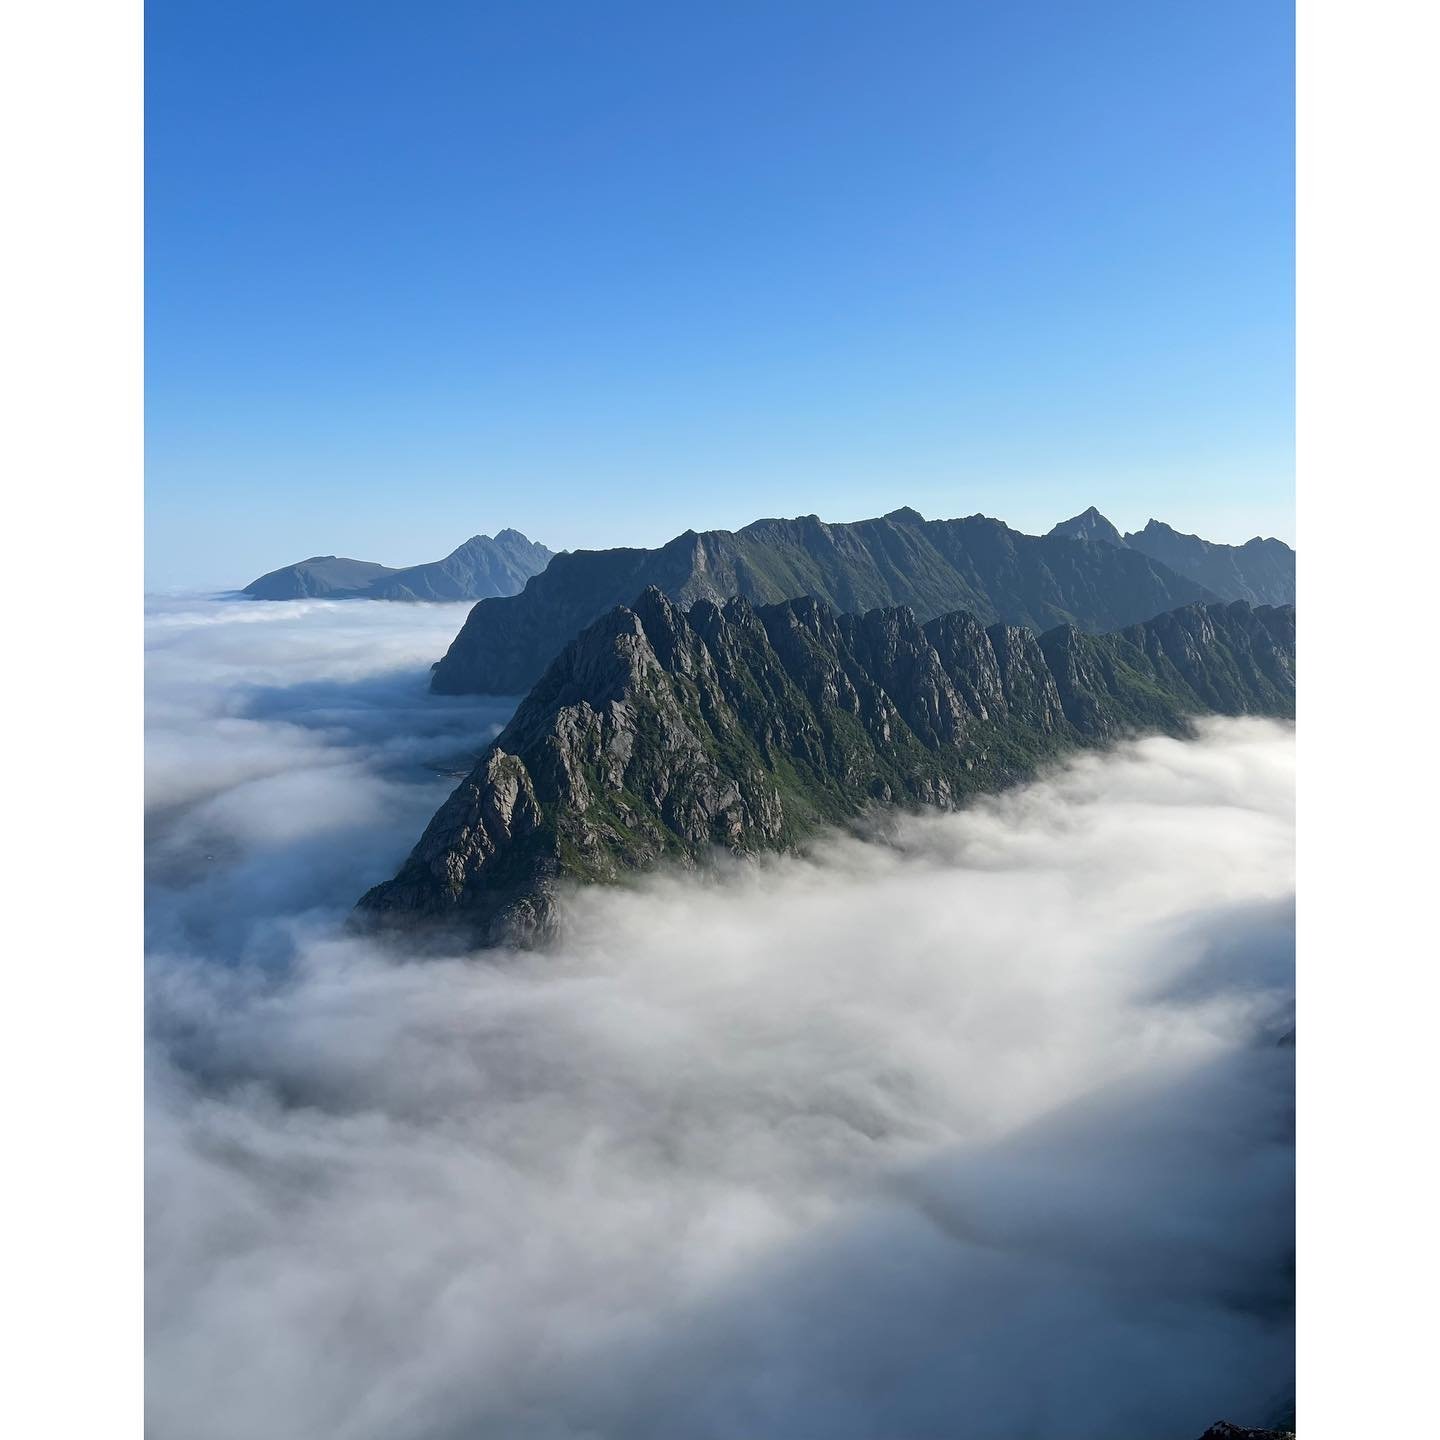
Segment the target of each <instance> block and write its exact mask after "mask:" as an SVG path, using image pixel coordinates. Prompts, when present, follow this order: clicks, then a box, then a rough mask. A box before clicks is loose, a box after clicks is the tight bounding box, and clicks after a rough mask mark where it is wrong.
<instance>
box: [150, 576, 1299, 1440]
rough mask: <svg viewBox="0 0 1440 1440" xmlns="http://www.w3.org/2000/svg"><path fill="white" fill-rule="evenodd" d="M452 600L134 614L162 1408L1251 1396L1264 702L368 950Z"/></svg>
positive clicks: (888, 1430) (591, 1427) (1257, 1409)
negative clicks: (870, 832)
mask: <svg viewBox="0 0 1440 1440" xmlns="http://www.w3.org/2000/svg"><path fill="white" fill-rule="evenodd" d="M460 613H463V607H413V608H412V607H402V606H389V605H371V604H364V603H358V604H357V603H352V604H344V605H311V606H298V607H291V606H259V605H252V606H247V605H240V604H230V605H225V604H221V603H209V602H206V603H202V602H192V603H189V604H183V605H182V604H175V605H170V606H166V607H164V608H162V609H161V610H159V611H157V612H156V614H155V615H154V616H152V620H151V642H152V664H151V692H150V709H151V715H152V725H151V754H152V764H151V770H150V786H151V795H152V804H151V815H152V843H151V847H150V849H151V855H150V861H151V864H150V870H151V900H150V932H151V957H150V1005H149V1022H150V1030H151V1043H150V1074H151V1083H150V1102H149V1124H148V1150H149V1168H150V1175H149V1185H150V1190H149V1196H150V1204H149V1224H150V1239H149V1246H148V1264H149V1271H150V1281H149V1317H148V1320H149V1328H150V1336H149V1378H148V1392H149V1407H150V1433H151V1434H152V1435H153V1436H154V1437H155V1440H211V1437H213V1440H232V1437H233V1440H242V1437H244V1440H251V1437H254V1436H256V1435H264V1436H266V1437H267V1440H290V1437H295V1440H300V1437H304V1440H314V1437H318V1436H326V1437H331V1436H334V1437H343V1440H411V1437H413V1440H460V1437H469V1440H475V1437H490V1436H495V1437H505V1440H532V1437H534V1440H580V1437H585V1440H601V1437H603V1440H611V1437H615V1440H649V1437H654V1440H661V1437H664V1440H672V1437H682V1436H683V1437H686V1440H709V1437H714V1440H735V1437H745V1440H770V1437H774V1440H782V1437H783V1440H809V1437H814V1440H822V1437H823V1440H851V1437H853V1440H921V1437H926V1440H928V1437H936V1440H939V1437H954V1436H957V1435H963V1436H966V1437H969V1440H989V1437H994V1440H1015V1437H1022V1436H1024V1437H1035V1440H1050V1437H1055V1440H1062V1437H1073V1440H1102V1437H1103V1440H1114V1437H1117V1436H1124V1437H1129V1436H1134V1437H1137V1440H1142V1437H1154V1440H1167V1437H1173V1440H1193V1437H1195V1436H1198V1435H1199V1433H1200V1432H1201V1431H1202V1430H1203V1429H1204V1428H1205V1427H1206V1426H1207V1425H1208V1424H1209V1423H1210V1422H1211V1421H1213V1420H1215V1419H1217V1418H1220V1417H1221V1416H1222V1415H1224V1416H1227V1417H1228V1418H1231V1419H1234V1420H1237V1421H1240V1422H1244V1423H1254V1424H1258V1423H1261V1422H1262V1421H1263V1420H1265V1419H1266V1418H1268V1417H1269V1416H1270V1415H1271V1414H1272V1413H1273V1412H1274V1411H1275V1410H1277V1409H1278V1408H1280V1407H1281V1406H1283V1405H1284V1403H1285V1402H1286V1399H1287V1396H1288V1389H1289V1384H1290V1374H1291V1358H1290V1349H1291V1330H1292V1317H1291V1296H1290V1281H1289V1271H1288V1264H1289V1257H1290V1251H1291V1244H1292V1193H1291V1192H1292V1178H1293V1149H1292V1132H1291V1123H1290V1105H1291V1100H1292V1065H1291V1061H1292V1058H1293V1051H1292V1050H1291V1049H1290V1048H1289V1047H1288V1045H1287V1044H1285V1043H1283V1037H1285V1036H1286V1035H1287V1033H1288V1032H1289V1031H1290V1029H1291V1027H1292V1025H1293V1013H1292V997H1293V915H1292V895H1293V876H1292V869H1293V845H1294V835H1293V815H1292V803H1293V743H1292V735H1291V733H1290V732H1289V731H1288V730H1287V729H1286V728H1285V727H1282V726H1277V725H1273V724H1268V723H1262V722H1229V723H1224V724H1214V725H1209V726H1207V727H1206V729H1205V733H1204V738H1203V739H1202V740H1200V741H1197V742H1193V743H1189V744H1181V743H1178V742H1175V741H1171V740H1161V739H1153V740H1145V741H1141V742H1138V743H1135V744H1132V745H1128V746H1126V747H1124V748H1122V749H1121V750H1119V751H1117V752H1116V753H1114V754H1112V755H1109V756H1105V757H1093V756H1092V757H1085V758H1083V759H1081V760H1079V761H1077V762H1076V763H1074V764H1073V765H1071V766H1069V767H1068V768H1066V769H1064V770H1063V771H1060V772H1058V773H1057V774H1055V775H1053V776H1051V777H1049V778H1048V779H1046V780H1045V781H1043V782H1042V783H1038V784H1035V785H1032V786H1029V787H1027V788H1025V789H1024V790H1020V791H1016V792H1013V793H1012V794H1009V795H1007V796H1004V797H1001V798H999V799H996V800H994V801H992V802H989V803H985V804H982V805H979V806H976V807H974V808H973V809H971V810H969V811H967V812H966V813H964V814H960V815H952V816H929V817H906V818H902V819H900V820H898V821H897V822H895V823H894V824H892V825H889V826H887V827H886V829H885V832H884V833H883V835H877V836H875V837H872V838H870V839H868V840H862V839H860V838H858V837H854V836H834V837H832V838H830V839H829V840H827V841H826V842H825V843H823V844H821V845H819V846H817V847H816V848H815V850H814V852H813V853H812V854H810V855H809V856H807V857H805V858H794V857H790V858H774V859H770V860H767V861H765V862H763V863H760V864H754V865H733V866H722V867H721V868H720V869H719V870H718V871H717V872H716V873H714V874H710V875H705V876H694V875H662V876H656V877H652V878H650V879H649V880H647V881H646V882H645V883H644V884H642V885H640V886H637V887H636V888H634V889H631V890H625V891H608V890H592V891H588V892H584V893H580V894H576V895H575V896H573V897H572V899H571V902H570V906H569V928H568V936H569V938H568V940H567V942H566V944H565V945H564V947H563V948H562V949H561V950H560V951H559V952H558V953H551V954H544V955H523V956H522V955H497V954H490V955H487V956H486V957H484V958H483V959H480V960H476V959H473V958H465V957H455V958H453V959H449V960H443V959H442V960H429V961H425V962H422V963H405V962H404V961H403V958H399V957H396V956H395V955H393V954H389V953H385V952H382V951H380V950H377V949H376V948H374V947H373V946H372V945H371V944H369V943H368V942H365V941H363V940H358V939H355V938H352V937H347V936H345V935H343V934H342V933H341V932H340V930H339V929H338V926H337V921H338V920H339V918H340V917H341V916H342V915H343V913H344V911H345V909H346V908H347V907H348V905H349V903H351V902H352V901H353V900H354V898H355V897H356V896H358V895H359V893H360V892H361V891H362V890H363V889H364V888H365V887H366V886H367V885H369V884H371V883H372V882H373V881H374V880H376V879H378V878H380V876H381V875H382V874H384V873H386V872H387V871H388V870H389V869H391V868H393V867H394V865H395V863H396V862H397V861H398V860H399V858H400V857H401V856H402V855H403V854H404V852H405V850H406V849H407V848H408V846H409V845H410V844H411V843H412V842H413V840H414V838H415V836H416V835H417V834H418V833H419V830H420V828H421V826H422V825H423V823H424V820H425V819H426V818H427V817H428V815H429V813H430V811H431V810H432V809H433V808H434V806H435V804H437V803H438V800H439V798H441V797H442V796H443V794H444V793H445V791H446V789H447V788H448V786H449V784H451V783H453V782H452V781H450V780H447V779H446V778H444V776H442V775H440V774H438V773H437V772H436V770H435V769H433V768H427V766H433V765H434V764H435V763H440V764H442V765H443V763H444V762H445V761H446V759H447V758H449V759H452V760H453V759H454V758H455V757H456V756H459V755H463V754H465V753H468V752H470V751H473V750H474V749H475V748H478V746H480V745H482V744H483V743H484V741H485V740H486V739H487V738H488V737H489V736H490V735H491V734H493V733H494V729H495V727H496V726H497V725H498V724H500V723H502V722H503V719H504V718H505V714H506V712H507V708H508V707H507V706H506V704H505V703H504V702H491V701H482V700H476V701H453V702H446V701H436V700H433V699H431V698H430V697H428V696H426V695H425V694H424V676H425V666H426V664H427V663H428V661H429V660H430V659H433V658H435V656H437V655H438V654H439V653H440V652H441V650H443V647H444V645H445V644H446V643H447V642H448V640H449V638H450V636H451V635H452V634H453V633H454V630H455V629H456V628H457V627H458V623H459V621H458V615H459V614H460ZM252 616H253V617H254V618H251V617H252Z"/></svg>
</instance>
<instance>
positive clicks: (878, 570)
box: [431, 508, 1217, 695]
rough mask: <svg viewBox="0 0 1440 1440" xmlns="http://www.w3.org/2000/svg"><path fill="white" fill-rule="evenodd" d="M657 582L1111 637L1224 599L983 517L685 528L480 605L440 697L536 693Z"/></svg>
mask: <svg viewBox="0 0 1440 1440" xmlns="http://www.w3.org/2000/svg"><path fill="white" fill-rule="evenodd" d="M650 585H653V586H655V587H656V588H658V589H659V590H661V591H662V592H663V593H664V594H666V595H667V596H668V597H669V598H670V599H671V600H674V601H676V602H678V603H680V604H684V605H689V604H692V603H693V602H694V601H696V600H709V601H712V602H714V603H716V604H723V603H724V602H725V601H726V600H728V599H729V598H731V597H732V596H741V597H743V598H745V599H747V600H749V601H751V602H752V603H753V604H757V605H766V604H774V603H777V602H779V601H782V600H790V599H794V598H796V597H798V596H802V595H808V596H812V597H814V598H815V599H818V600H821V601H824V602H825V603H826V604H828V605H830V606H831V607H833V608H834V609H835V610H837V611H845V612H851V611H853V612H857V613H864V612H866V611H869V610H872V609H875V608H877V607H883V606H893V605H906V606H909V607H910V608H911V609H912V610H914V611H915V613H916V615H917V616H918V617H919V618H920V620H921V621H928V620H931V619H934V618H935V617H936V616H939V615H944V614H948V613H950V612H952V611H956V610H967V611H969V612H970V613H972V614H974V615H976V616H977V617H979V619H981V620H982V621H984V622H985V623H986V624H990V623H994V622H997V621H999V622H1002V623H1004V624H1008V625H1023V626H1026V627H1028V628H1030V629H1033V630H1036V631H1042V630H1048V629H1050V628H1052V627H1053V626H1055V625H1062V624H1070V625H1075V626H1077V627H1078V628H1079V629H1081V630H1087V631H1094V632H1103V631H1106V630H1114V629H1118V628H1120V627H1122V626H1124V625H1130V624H1134V623H1136V622H1137V621H1140V620H1146V619H1148V618H1149V617H1150V616H1152V615H1157V614H1159V613H1160V612H1162V611H1165V610H1171V609H1174V608H1175V607H1176V606H1178V605H1184V604H1188V603H1191V602H1194V601H1206V600H1213V599H1215V598H1217V597H1216V596H1215V595H1214V594H1213V593H1212V592H1211V591H1210V590H1208V589H1206V588H1205V587H1204V586H1203V585H1201V584H1198V583H1197V582H1195V581H1194V580H1191V579H1188V578H1186V577H1184V576H1182V575H1179V574H1177V573H1176V572H1175V571H1173V570H1171V569H1169V568H1168V567H1166V566H1165V565H1164V564H1162V563H1160V562H1158V561H1156V560H1153V559H1151V558H1150V557H1149V556H1147V555H1143V554H1141V553H1139V552H1138V551H1134V550H1130V549H1127V548H1125V547H1113V546H1100V545H1092V544H1083V543H1079V542H1077V541H1076V540H1075V539H1074V538H1072V537H1069V536H1053V535H1052V536H1037V535H1024V534H1021V533H1020V532H1019V531H1017V530H1012V529H1011V528H1010V527H1009V526H1007V525H1005V524H1003V523H1002V522H1001V521H999V520H992V519H990V518H989V517H988V516H984V515H971V516H969V517H967V518H965V519H959V520H926V519H925V517H924V516H923V515H921V514H919V513H918V512H917V511H915V510H912V509H909V508H904V509H900V510H893V511H891V512H890V513H889V514H888V515H884V516H881V517H879V518H878V519H874V520H859V521H855V522H853V523H848V524H835V525H831V524H827V523H826V522H825V521H823V520H821V519H820V518H819V517H818V516H815V515H805V516H801V517H799V518H798V519H792V520H757V521H755V522H754V523H753V524H751V525H747V526H745V527H744V529H742V530H736V531H729V530H708V531H704V532H698V533H697V532H696V531H694V530H687V531H686V532H685V533H684V534H683V535H678V536H676V537H675V539H673V540H671V541H670V542H669V543H668V544H666V545H663V546H661V547H660V548H659V549H658V550H637V549H617V550H576V551H572V552H570V553H568V554H563V555H558V556H556V558H555V560H554V561H553V562H552V563H551V564H550V566H549V567H548V568H547V569H546V570H545V571H544V572H543V574H541V575H538V576H536V577H535V578H534V579H533V580H531V581H530V582H529V583H528V584H527V585H526V586H525V589H524V590H523V591H522V592H521V593H520V594H518V595H514V596H510V597H508V598H505V599H495V600H486V601H482V602H481V603H480V604H479V605H477V606H476V607H475V609H474V610H472V611H471V613H470V615H469V617H468V618H467V619H466V621H465V625H464V627H463V628H462V629H461V631H460V633H459V634H458V635H457V636H456V637H455V640H454V641H453V643H452V644H451V646H450V648H449V650H448V652H447V653H446V655H445V656H444V658H443V659H442V660H440V661H439V663H438V664H437V665H436V666H435V669H434V674H433V676H432V680H431V688H432V689H433V690H434V691H435V692H436V693H438V694H445V695H464V694H524V693H525V692H526V691H527V690H529V688H530V686H531V685H533V684H534V683H535V682H536V681H537V680H538V679H539V678H540V676H541V675H542V674H543V672H544V670H545V667H546V666H547V665H548V664H549V663H550V662H551V661H552V660H553V659H554V658H555V656H556V655H558V654H559V653H560V651H561V649H562V648H563V647H564V646H565V645H566V644H567V643H568V642H569V641H570V640H572V639H573V638H574V637H575V635H576V634H578V633H579V631H581V630H582V629H584V627H585V626H587V625H589V624H591V623H593V622H594V621H595V620H597V619H598V618H599V617H600V616H602V615H604V614H606V613H607V612H608V611H610V610H612V609H613V608H614V607H615V606H617V605H624V604H627V603H629V602H630V601H631V600H633V599H634V597H635V596H636V595H638V594H639V593H640V592H641V591H642V590H644V589H645V588H646V587H647V586H650Z"/></svg>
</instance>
